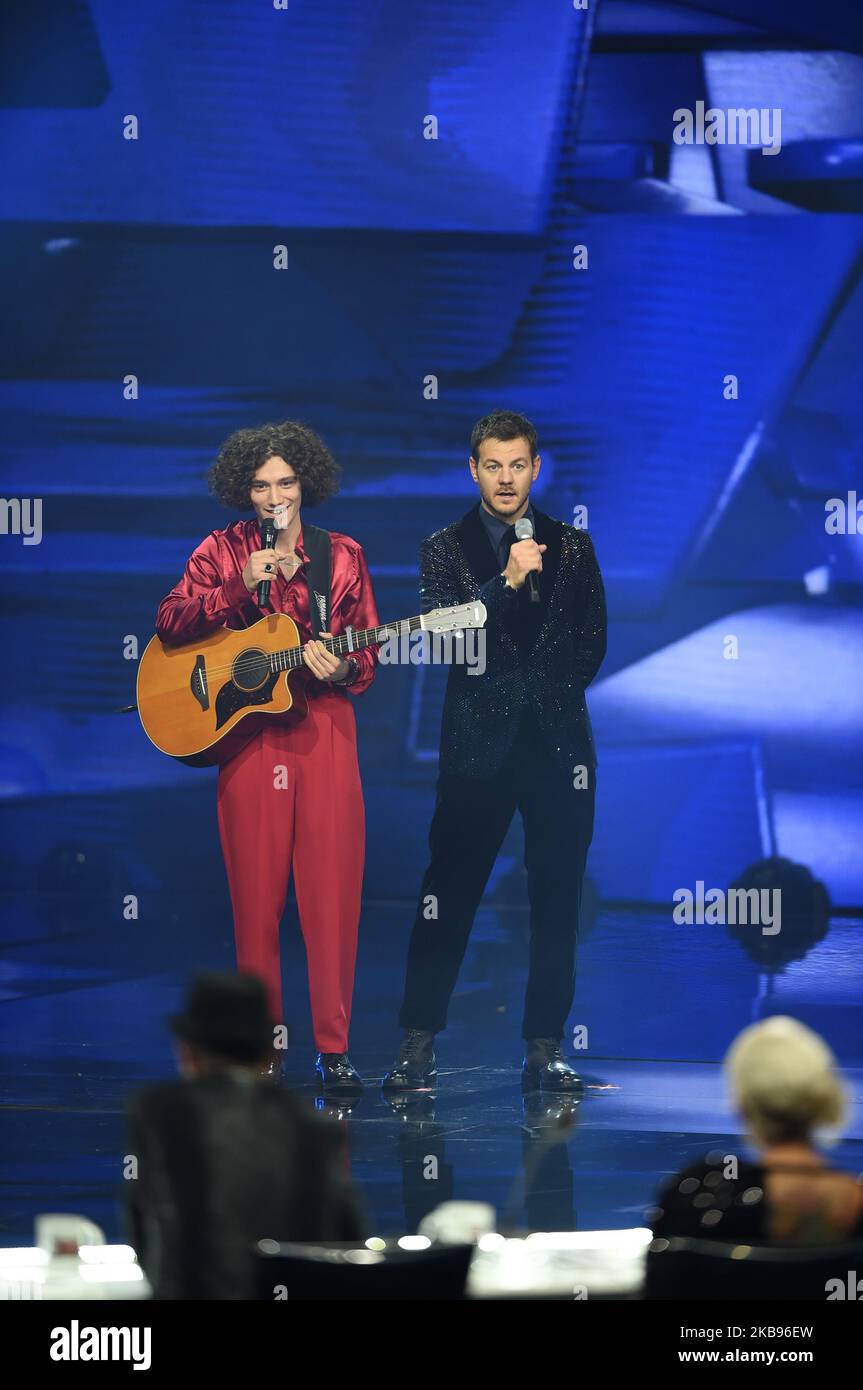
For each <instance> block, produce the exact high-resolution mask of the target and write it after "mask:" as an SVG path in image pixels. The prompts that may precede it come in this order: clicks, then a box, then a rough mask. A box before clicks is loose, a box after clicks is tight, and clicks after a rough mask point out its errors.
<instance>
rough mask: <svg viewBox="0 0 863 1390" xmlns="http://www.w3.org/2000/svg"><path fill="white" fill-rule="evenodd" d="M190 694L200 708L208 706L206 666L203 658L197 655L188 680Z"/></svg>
mask: <svg viewBox="0 0 863 1390" xmlns="http://www.w3.org/2000/svg"><path fill="white" fill-rule="evenodd" d="M189 685H190V687H191V690H192V694H193V695H194V697H195V699H196V700H197V701H198V704H199V705H200V706H201V709H203V710H207V709H209V708H210V692H209V690H208V689H207V666H206V662H205V660H204V658H203V657H202V656H199V657H198V659H197V660H196V662H195V668H194V670H193V671H192V679H191V680H190V682H189Z"/></svg>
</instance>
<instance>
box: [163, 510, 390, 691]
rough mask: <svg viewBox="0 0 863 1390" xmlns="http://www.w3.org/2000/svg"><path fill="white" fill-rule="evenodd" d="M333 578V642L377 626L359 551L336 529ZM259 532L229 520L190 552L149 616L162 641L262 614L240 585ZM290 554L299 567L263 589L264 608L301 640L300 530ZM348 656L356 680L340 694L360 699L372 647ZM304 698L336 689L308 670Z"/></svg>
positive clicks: (304, 587)
mask: <svg viewBox="0 0 863 1390" xmlns="http://www.w3.org/2000/svg"><path fill="white" fill-rule="evenodd" d="M330 541H331V543H332V578H331V581H330V623H329V630H330V632H332V634H333V635H334V636H336V637H338V636H340V635H341V634H342V633H343V632H344V631H345V629H346V628H348V627H352V628H355V629H356V630H358V631H361V630H362V629H363V628H369V627H378V626H379V625H380V620H379V618H378V610H377V607H376V605H375V596H374V593H373V591H372V581H371V576H370V575H369V571H368V566H367V564H366V557H365V555H364V554H363V550H362V546H360V545H359V544H358V543H357V542H356V541H355V540H352V539H351V537H350V536H343V535H342V534H341V533H340V532H339V531H331V532H330ZM260 548H261V534H260V530H259V527H258V523H257V521H256V520H254V519H252V520H250V521H234V522H232V524H231V525H230V526H226V527H225V528H224V530H222V531H212V532H211V533H210V535H209V536H207V538H206V540H203V541H201V544H200V545H199V546H197V547H196V548H195V550H193V551H192V554H191V555H190V557H189V562H188V564H187V565H186V569H185V573H184V574H183V578H182V579H181V580H180V581H179V583H178V584H175V585H174V587H173V589H172V590H171V592H170V593H169V594H168V595H167V596H166V597H165V598H163V599H162V602H161V603H160V604H159V610H158V612H157V614H156V632H157V634H158V636H159V637H160V638H161V640H162V641H163V642H166V643H169V644H174V645H181V644H182V643H184V642H193V641H194V640H195V638H196V637H202V636H204V634H205V633H208V632H212V631H213V629H214V628H217V627H231V628H243V627H248V626H249V625H250V624H251V623H254V622H256V621H257V619H258V618H261V617H263V616H264V613H263V612H262V610H261V609H259V608H258V605H257V602H256V600H255V596H254V595H253V594H250V593H249V591H248V589H247V588H246V585H245V581H244V580H243V569H244V568H245V564H246V561H247V560H248V558H249V555H250V554H251V552H252V551H253V550H260ZM296 552H297V555H298V556H299V557H300V559H301V561H302V564H301V565H300V566H299V567H298V568H297V570H296V571H295V573H294V574H293V575H292V576H291V578H290V579H285V577H284V575H283V574H282V573H281V570H280V571H279V573H278V574H275V575H274V576H273V579H272V583H271V586H270V603H271V604H272V606H273V608H274V609H275V611H276V612H277V613H287V614H288V616H289V617H291V618H293V620H294V622H295V623H296V625H297V628H298V629H299V633H300V638H301V640H302V641H303V642H308V641H310V640H311V638H312V636H313V633H312V625H311V619H310V614H309V586H308V584H307V583H306V579H305V577H304V575H303V573H302V570H303V567H304V566H306V565H308V564H309V563H310V561H309V557H308V556H307V555H306V553H305V551H304V550H303V532H302V529H300V533H299V535H298V537H297V545H296ZM353 656H354V658H355V660H356V661H357V663H358V665H359V671H358V673H357V677H356V680H354V681H353V682H352V683H351V684H350V685H348V686H345V687H344V689H345V690H347V691H349V692H350V694H351V695H361V694H362V693H363V691H364V690H368V688H369V686H370V685H371V683H372V681H373V680H374V675H375V667H376V665H377V660H378V648H377V647H363V648H362V649H361V650H360V651H357V652H354V653H353ZM306 674H307V676H308V683H309V687H310V688H309V694H312V693H314V689H315V687H317V689H318V690H323V689H327V690H338V689H339V686H338V685H335V686H334V685H332V684H331V683H330V682H328V681H319V680H316V679H315V678H314V677H313V676H312V673H311V671H307V673H306Z"/></svg>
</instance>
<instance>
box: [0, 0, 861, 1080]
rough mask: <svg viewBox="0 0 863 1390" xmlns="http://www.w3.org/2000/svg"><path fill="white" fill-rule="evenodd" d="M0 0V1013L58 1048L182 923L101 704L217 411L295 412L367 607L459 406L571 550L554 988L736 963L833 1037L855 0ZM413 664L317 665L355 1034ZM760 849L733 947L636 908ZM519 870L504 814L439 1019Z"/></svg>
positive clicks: (452, 447)
mask: <svg viewBox="0 0 863 1390" xmlns="http://www.w3.org/2000/svg"><path fill="white" fill-rule="evenodd" d="M2 24H3V29H4V34H3V49H4V57H3V67H2V81H0V152H2V158H3V166H4V176H3V186H4V194H5V196H4V212H3V221H2V224H0V238H2V256H0V275H2V278H3V299H4V303H5V306H6V313H5V323H6V331H5V332H4V334H3V335H2V339H0V401H1V402H2V416H3V421H4V425H3V432H2V443H0V465H2V480H0V482H2V506H3V516H4V518H5V520H4V531H3V534H2V535H0V545H2V552H3V567H4V586H3V587H4V599H5V603H4V613H3V618H2V651H3V668H4V679H3V690H2V725H0V743H2V782H0V790H2V799H3V813H4V817H3V818H4V830H3V835H2V839H0V864H2V880H0V882H2V888H0V892H2V900H3V916H4V932H5V947H4V952H3V960H4V973H3V981H2V986H0V988H2V992H3V1000H4V1003H3V1016H4V1021H5V1025H6V1028H5V1031H6V1035H7V1038H8V1040H9V1046H10V1047H11V1048H12V1049H13V1050H14V1049H18V1050H19V1052H20V1051H21V1050H22V1049H26V1046H27V1041H26V1040H27V1037H28V1036H32V1035H33V1034H35V1033H37V1032H38V1033H39V1034H40V1035H41V1036H43V1037H45V1036H48V1037H51V1036H54V1035H55V1034H56V1036H57V1037H58V1038H61V1037H62V1038H63V1039H64V1040H65V1041H66V1042H68V1040H69V1038H70V1037H77V1038H78V1039H79V1040H80V1042H81V1046H82V1047H86V1046H87V1045H88V1044H90V1043H92V1045H93V1046H94V1047H96V1048H97V1049H99V1048H102V1049H104V1048H105V1047H107V1043H106V1042H105V1039H106V1038H107V1037H108V1036H109V1035H112V1030H114V1034H116V1032H117V1031H118V1030H119V1029H120V1025H121V1022H122V1018H123V1017H124V1016H125V1017H127V1018H129V1019H134V1020H135V1027H136V1028H137V1029H138V1030H139V1031H138V1033H137V1034H136V1038H138V1039H140V1038H150V1039H152V1038H153V1037H155V1036H156V1035H157V1034H158V1033H159V1032H160V1029H161V1014H162V1013H163V1012H166V1011H167V1008H168V1005H169V1004H170V1003H173V1002H174V999H175V996H176V991H177V989H178V988H179V985H180V983H181V982H182V980H183V978H184V976H185V975H186V974H187V973H188V972H189V971H191V970H192V969H194V968H195V967H198V966H204V965H210V966H217V965H230V964H231V961H232V943H231V920H230V907H229V901H228V894H227V885H226V882H225V876H224V870H223V868H222V863H221V858H220V854H219V847H218V840H217V833H216V822H215V788H214V774H213V773H212V772H211V771H194V770H190V769H188V768H186V767H183V766H180V765H178V764H175V763H172V762H170V761H169V760H167V759H165V758H163V757H162V756H161V755H160V754H159V753H157V752H156V750H155V749H154V748H153V747H152V746H151V745H150V744H149V743H148V741H147V739H146V738H145V736H144V734H143V733H142V731H141V729H140V726H139V724H138V721H137V718H136V716H135V715H134V714H132V715H130V714H122V713H119V712H118V711H119V710H120V708H121V707H122V706H123V705H126V704H128V703H130V702H131V701H132V700H133V699H134V686H135V676H136V669H137V657H138V655H139V654H140V652H141V651H142V650H143V647H144V645H145V644H146V642H147V641H148V640H149V638H150V636H151V635H152V631H153V622H154V614H155V610H156V606H157V604H158V602H159V600H160V599H161V597H162V596H163V595H164V594H165V593H166V592H167V590H168V589H169V588H170V587H171V586H172V585H173V584H174V582H175V581H176V579H177V578H178V577H179V575H180V573H181V571H182V568H183V565H184V563H185V560H186V558H187V556H188V554H189V552H190V551H191V550H192V548H193V547H194V545H195V544H196V543H197V542H198V541H199V540H200V539H201V538H202V537H203V536H204V535H205V534H207V533H208V532H209V531H210V530H212V529H213V528H215V527H218V526H222V525H224V524H226V523H227V521H229V520H231V519H233V518H232V517H231V516H230V515H228V514H227V513H225V512H223V511H222V510H221V509H220V507H219V506H218V505H217V504H216V503H215V502H214V501H213V500H212V499H211V498H209V497H208V495H207V492H206V483H205V474H206V470H207V467H208V465H209V463H210V461H211V460H212V458H213V457H214V455H215V452H216V450H217V449H218V446H219V444H220V442H221V441H222V440H223V439H224V437H225V436H226V435H227V434H228V433H229V432H230V431H232V430H233V429H235V428H238V427H240V426H244V425H251V424H258V423H263V422H265V421H269V420H278V419H285V418H299V419H301V420H304V421H306V422H307V423H309V424H310V425H311V426H312V427H313V428H315V429H316V430H318V431H319V432H320V433H321V434H322V436H323V437H324V438H325V440H326V441H327V443H328V444H329V445H330V447H331V448H332V449H333V451H334V453H335V454H336V456H337V458H338V460H339V462H340V463H341V465H342V467H343V470H344V485H343V487H342V489H341V492H340V494H339V495H338V496H337V497H336V498H335V499H333V500H332V501H330V502H329V503H328V504H327V505H326V506H325V507H324V508H322V509H321V510H320V511H319V512H317V513H316V514H314V517H313V519H314V520H315V521H316V522H318V523H319V524H322V525H324V526H328V527H330V528H332V529H338V530H341V531H346V532H348V533H349V534H350V535H352V536H354V537H355V538H356V539H358V540H359V541H360V542H361V543H362V545H363V546H364V548H365V551H366V555H367V557H368V560H369V563H370V566H371V571H372V576H373V580H374V585H375V591H376V596H377V601H378V607H379V610H380V613H381V616H382V618H384V619H385V618H387V617H396V616H401V615H404V614H406V613H408V612H415V611H417V609H418V586H417V550H418V545H419V542H420V541H421V539H422V538H423V537H425V536H427V535H429V534H430V533H431V532H432V531H434V530H436V529H437V528H439V527H440V526H442V525H444V524H446V523H448V522H449V521H451V520H453V519H454V518H456V517H457V516H459V515H461V514H462V513H463V512H464V511H466V510H467V509H468V507H470V506H471V505H472V504H473V501H474V499H475V491H474V488H473V484H472V482H471V480H470V476H469V472H468V468H467V458H468V453H469V449H468V439H469V434H470V427H471V425H472V423H473V422H474V421H475V420H476V419H478V418H479V417H480V416H481V415H483V414H485V413H486V412H487V411H489V410H491V409H493V408H496V407H503V408H511V409H515V410H519V411H522V412H524V413H525V414H526V415H528V416H529V417H530V418H531V419H532V420H533V421H534V423H535V424H536V427H537V430H538V433H539V440H540V450H541V455H542V459H543V467H542V472H541V475H540V478H539V481H538V485H537V489H536V493H535V496H536V500H537V502H538V503H539V505H540V506H541V507H542V508H543V509H544V510H546V511H549V512H550V513H552V514H553V515H554V516H557V517H559V518H561V519H563V520H565V521H570V522H571V521H575V523H576V524H578V525H581V526H585V527H587V528H588V529H589V531H590V533H591V536H592V538H593V542H594V545H595V548H596V552H597V555H598V558H599V562H600V565H601V567H602V570H603V574H604V578H605V583H606V590H607V599H608V609H609V618H610V639H609V653H608V657H607V659H606V662H605V664H604V666H603V668H602V670H601V673H600V676H599V678H598V679H597V681H596V682H595V684H594V686H593V687H592V689H591V692H590V697H589V698H590V706H591V711H592V716H593V722H594V729H595V733H596V738H597V742H598V751H599V776H598V808H597V822H596V834H595V840H594V845H593V848H592V851H591V855H590V859H589V864H588V870H589V878H590V884H589V889H590V891H589V894H588V909H589V910H588V914H587V921H586V923H585V928H584V937H583V942H582V947H581V953H580V965H579V995H578V1000H579V1002H578V1004H577V1006H576V1007H577V1012H578V1016H577V1019H574V1020H573V1022H574V1023H584V1024H586V1025H588V1026H589V1030H590V1035H591V1038H592V1039H595V1042H592V1047H593V1048H594V1050H595V1051H596V1052H597V1053H598V1054H599V1055H601V1056H606V1057H615V1056H616V1057H634V1058H639V1057H644V1058H646V1057H651V1058H677V1059H681V1058H683V1059H691V1060H702V1061H712V1060H715V1059H717V1058H718V1057H720V1056H721V1055H722V1053H723V1052H724V1050H725V1048H726V1046H727V1044H728V1042H729V1041H730V1039H731V1037H732V1036H733V1034H734V1032H735V1031H736V1030H737V1029H738V1028H739V1027H740V1026H742V1025H743V1024H745V1023H747V1022H749V1021H750V1020H751V1019H752V1018H753V1017H758V1016H759V1015H760V1014H763V1013H767V1012H771V1011H776V1010H779V1011H781V1012H790V1013H793V1014H795V1015H796V1016H797V1017H800V1018H803V1019H804V1020H805V1021H807V1022H809V1023H812V1024H813V1025H814V1026H816V1027H818V1028H819V1029H820V1030H821V1031H823V1032H824V1033H825V1035H826V1036H828V1038H829V1040H830V1041H831V1043H832V1044H833V1046H834V1047H835V1048H836V1050H837V1051H838V1052H839V1054H840V1056H841V1057H842V1058H843V1060H845V1061H859V1060H860V1058H861V1055H863V1029H861V1028H860V1007H859V1001H860V998H861V985H863V964H861V960H863V956H861V952H860V949H859V947H860V929H861V912H863V854H861V846H863V797H861V783H863V775H861V774H863V758H861V738H860V730H861V725H863V611H861V580H863V470H861V453H860V440H861V437H863V368H861V354H860V342H861V329H863V280H861V265H863V256H861V250H863V198H861V186H863V168H861V166H863V155H861V151H863V36H861V28H860V24H859V13H857V11H856V7H854V6H849V5H842V4H838V3H837V4H822V5H820V6H817V7H813V6H811V5H809V4H803V3H802V0H800V2H799V3H798V2H796V0H786V2H785V3H782V4H780V3H778V0H746V2H745V3H744V0H710V3H709V4H707V3H706V2H705V3H704V4H701V3H690V4H688V5H686V6H681V7H675V6H652V5H648V4H644V5H638V4H635V5H630V4H623V3H614V0H605V3H601V4H594V3H591V4H590V5H589V6H586V7H584V8H581V7H576V6H575V5H572V4H569V3H567V2H566V0H559V3H546V4H536V3H535V0H500V2H499V3H497V4H495V5H489V4H488V3H487V0H430V2H429V3H426V4H423V5H422V6H411V5H405V4H403V3H400V2H399V0H290V5H289V6H288V5H285V6H284V7H282V6H280V5H278V4H273V5H270V6H268V5H266V4H260V5H250V4H248V3H245V2H244V0H243V2H241V0H220V3H218V4H213V3H210V2H209V0H150V3H148V4H145V5H141V4H137V3H132V0H89V3H88V0H69V3H65V4H50V3H48V4H42V5H40V6H38V7H36V8H35V9H34V8H33V7H32V5H28V4H26V3H20V0H7V3H6V4H5V6H4V14H3V20H2ZM739 108H746V109H747V110H750V109H751V112H752V115H753V119H752V121H751V122H748V123H746V124H745V128H744V129H741V130H738V131H737V136H738V137H739V138H736V139H732V138H731V134H732V130H731V122H730V120H729V119H728V113H729V112H732V111H735V110H737V109H739ZM681 111H682V112H684V113H688V117H685V116H681V115H680V114H679V113H680V112H681ZM710 111H719V112H720V113H723V116H724V119H723V123H722V131H721V133H722V139H718V140H717V142H716V143H711V142H710V141H708V140H707V139H706V138H705V137H704V124H703V123H704V121H705V120H708V121H709V120H710V117H709V115H708V116H706V115H705V113H709V112H710ZM777 113H779V116H777ZM689 117H691V124H692V130H693V131H694V134H693V138H692V142H691V143H686V142H685V140H683V139H682V138H681V139H678V138H677V136H679V135H681V134H685V131H686V125H685V119H687V118H689ZM699 121H701V122H702V126H701V135H702V138H701V139H700V140H699V139H698V134H699V125H698V123H699ZM712 128H713V130H714V131H716V130H718V129H719V126H718V125H717V123H716V120H715V118H714V124H713V127H712ZM858 497H859V499H860V501H859V503H858V500H857V499H858ZM37 515H38V517H39V525H38V528H36V526H35V518H36V516H37ZM31 521H32V522H34V525H33V526H32V527H31V529H30V533H29V534H28V533H27V527H28V525H29V523H30V522H31ZM37 530H38V533H37ZM443 682H444V673H443V672H442V671H441V670H440V669H437V668H433V667H423V666H408V665H403V666H391V667H386V668H383V667H382V668H381V669H380V671H379V674H378V677H377V679H376V682H375V684H374V686H373V687H372V690H371V691H370V692H369V694H368V695H366V696H365V697H363V699H362V700H361V701H360V702H359V706H358V718H359V723H360V745H361V760H362V766H363V777H364V787H365V795H366V809H367V822H368V852H367V867H366V879H365V904H364V917H363V945H362V955H361V975H360V981H359V984H358V991H357V1000H356V1016H357V1026H358V1027H359V1028H360V1029H362V1028H363V1026H364V1024H363V1017H364V1014H365V1013H366V1011H367V1009H368V1002H369V1000H373V1001H374V1007H375V1009H376V1010H378V1011H381V1010H386V1009H387V1008H391V1010H392V1019H393V1031H394V1034H395V1011H396V1006H397V1001H398V994H399V990H400V987H401V980H402V970H403V959H404V949H405V946H406V941H407V935H408V930H409V927H410V923H411V920H412V915H413V906H414V900H415V895H416V892H417V889H418V886H419V881H420V877H421V873H422V870H423V867H424V857H425V846H426V834H427V829H428V822H429V818H430V815H431V810H432V805H433V796H434V781H435V775H436V756H437V740H438V731H439V720H440V709H441V700H442V693H443ZM773 856H783V857H785V858H787V859H790V860H792V861H794V862H795V863H797V864H800V865H803V866H805V867H806V868H807V869H809V870H810V871H811V873H812V874H813V875H814V876H815V878H816V879H818V880H819V881H820V882H821V883H823V885H824V887H825V889H826V891H827V893H828V894H829V899H830V908H829V913H828V920H827V922H826V924H825V925H824V928H823V929H818V930H813V933H812V937H811V939H809V938H805V939H803V940H802V942H801V943H798V947H797V948H796V949H790V950H789V951H788V953H787V954H786V955H784V956H783V955H781V954H780V955H777V956H776V957H775V958H773V959H772V960H769V961H764V960H757V959H755V958H753V955H752V953H751V952H750V951H748V950H747V944H746V943H745V942H741V941H739V940H737V939H734V938H733V937H732V936H731V935H730V934H729V933H728V931H727V930H726V928H725V927H724V926H720V925H707V924H706V925H700V926H699V925H692V926H685V925H678V924H676V923H675V922H674V920H673V917H672V906H673V895H674V894H675V892H676V891H677V890H679V889H682V888H689V889H691V890H692V891H693V892H694V891H695V890H696V885H697V884H698V883H699V882H700V883H702V884H703V885H705V886H706V888H707V889H709V888H712V887H718V888H727V887H728V886H729V885H730V884H731V883H732V882H733V881H734V880H735V879H736V878H737V877H738V875H740V874H741V873H742V872H743V871H744V870H745V869H746V868H747V866H751V865H753V864H756V863H757V862H758V861H761V860H763V859H767V858H770V857H773ZM130 895H131V896H133V897H134V898H135V899H136V900H137V903H138V915H137V917H136V918H134V919H131V920H130V919H129V918H127V917H126V916H125V915H124V903H125V902H126V901H127V899H128V898H129V897H130ZM524 902H525V897H524V882H523V870H522V868H521V832H520V827H519V826H518V825H515V826H514V827H513V829H512V831H511V833H510V837H509V839H508V841H507V845H506V847H505V853H504V855H503V856H502V858H501V859H500V860H499V862H498V865H497V868H496V871H495V875H494V878H493V880H492V882H491V883H490V885H489V889H488V893H487V896H486V901H485V905H484V907H483V910H482V912H481V914H480V918H479V920H478V923H477V928H476V933H475V936H474V939H473V942H472V945H471V950H470V954H469V957H468V960H467V962H466V965H465V971H464V976H463V980H462V983H461V992H460V995H459V999H458V1001H457V1002H456V1019H457V1021H458V1020H459V1019H462V1020H465V1019H467V1018H468V1017H469V1016H470V1013H471V1010H473V1009H476V1010H479V1014H480V1016H481V1017H484V1016H486V1015H484V1014H483V1010H486V1012H487V1016H488V1017H493V1016H494V1015H495V1011H497V1013H500V1012H502V1011H506V1010H508V1011H509V1012H508V1015H507V1016H508V1018H513V1022H512V1025H511V1027H512V1030H514V1031H517V1030H515V1022H514V1014H515V1009H516V1007H517V999H516V997H515V993H514V992H513V991H514V989H515V990H516V991H517V987H518V982H516V985H515V987H513V986H512V983H511V981H510V980H509V978H508V977H507V976H506V973H505V970H506V961H507V960H508V958H509V953H510V952H511V951H512V950H515V951H516V952H518V951H520V950H522V949H523V945H524ZM804 937H805V933H804ZM302 978H303V976H302V972H301V969H300V970H299V971H294V973H293V977H292V983H291V991H292V993H293V995H294V997H296V988H297V980H298V979H302ZM118 985H119V986H121V988H119V989H117V988H111V987H114V986H118ZM67 994H74V998H75V1000H76V1006H75V1008H74V1009H73V1008H70V1007H68V1006H67V1005H65V1004H64V1002H63V1001H64V996H65V995H67ZM82 999H84V1000H85V1001H86V1000H88V999H89V1000H90V1001H91V1005H92V1008H91V1009H85V1010H84V1012H83V1013H82V1011H81V1000H82ZM163 1006H164V1007H163ZM294 1007H295V1008H296V1010H297V1020H298V1021H297V1028H298V1030H299V1033H300V1035H301V1036H302V1035H303V1028H304V1027H306V1028H307V1023H304V1018H305V1016H304V1014H303V1008H304V1005H303V1004H302V1002H300V1003H296V998H295V1004H294ZM112 1010H114V1013H112V1012H111V1011H112ZM96 1015H98V1018H99V1022H98V1025H97V1024H96V1023H95V1022H94V1018H95V1016H96ZM136 1038H132V1039H128V1040H127V1042H126V1044H125V1046H126V1048H127V1054H128V1055H132V1056H134V1055H135V1054H136V1050H137V1048H138V1046H139V1043H138V1041H136ZM140 1045H141V1046H143V1045H144V1044H143V1043H142V1044H140ZM164 1065H165V1066H166V1067H167V1066H168V1062H167V1060H166V1059H165V1061H164ZM117 1066H118V1067H120V1066H121V1061H120V1059H117Z"/></svg>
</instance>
